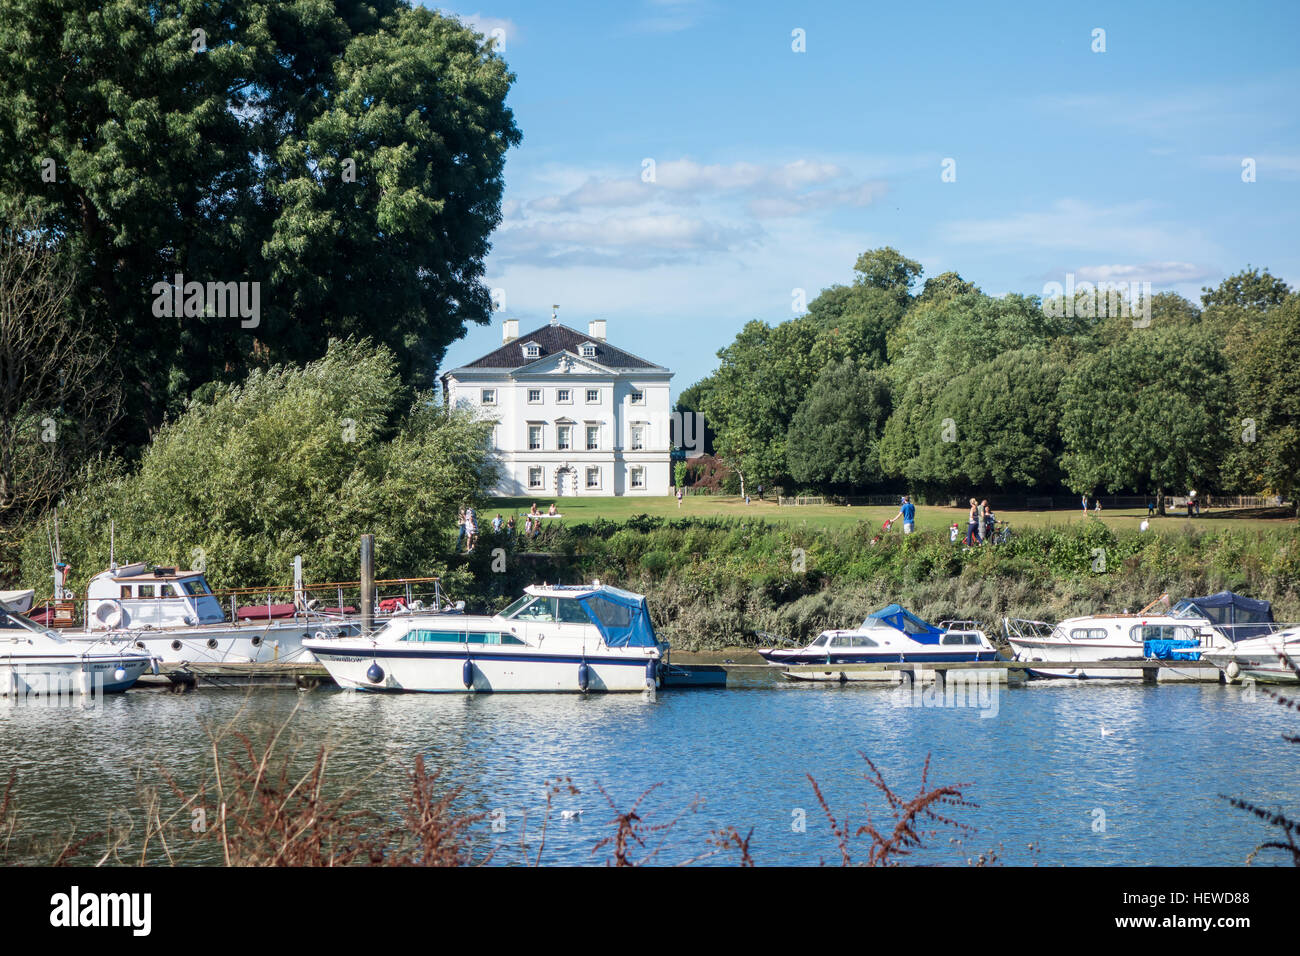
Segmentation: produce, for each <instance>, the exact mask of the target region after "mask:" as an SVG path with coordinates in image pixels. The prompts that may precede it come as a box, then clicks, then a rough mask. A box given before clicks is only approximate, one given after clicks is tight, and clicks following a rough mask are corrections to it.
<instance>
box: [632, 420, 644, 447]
mask: <svg viewBox="0 0 1300 956" xmlns="http://www.w3.org/2000/svg"><path fill="white" fill-rule="evenodd" d="M643 448H645V426H644V425H633V426H632V450H633V451H640V450H641V449H643Z"/></svg>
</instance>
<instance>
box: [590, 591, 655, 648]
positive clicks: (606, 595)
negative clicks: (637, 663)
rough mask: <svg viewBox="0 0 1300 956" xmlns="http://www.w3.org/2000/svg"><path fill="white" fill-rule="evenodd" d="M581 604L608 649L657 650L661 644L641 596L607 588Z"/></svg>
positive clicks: (594, 593) (592, 594)
mask: <svg viewBox="0 0 1300 956" xmlns="http://www.w3.org/2000/svg"><path fill="white" fill-rule="evenodd" d="M578 602H579V603H580V604H581V605H582V606H583V607H584V608H585V609H586V611H587V613H588V614H589V615H591V619H592V620H593V621H595V622H596V627H597V628H599V629H600V635H601V637H603V638H604V639H605V646H606V647H654V646H655V645H656V644H657V643H658V642H657V641H656V640H655V629H654V625H653V624H651V623H650V611H649V609H648V608H647V607H646V603H645V598H644V597H643V596H642V595H640V594H633V593H632V592H631V591H624V590H623V589H622V588H616V587H611V586H609V585H605V586H604V587H602V588H601V589H600V590H598V591H595V592H593V593H591V594H588V595H587V596H586V597H580V598H578Z"/></svg>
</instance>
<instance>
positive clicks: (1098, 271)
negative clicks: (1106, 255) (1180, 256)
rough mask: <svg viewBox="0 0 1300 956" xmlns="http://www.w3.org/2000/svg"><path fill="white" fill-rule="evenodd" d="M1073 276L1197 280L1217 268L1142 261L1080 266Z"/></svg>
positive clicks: (1102, 279)
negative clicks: (1125, 263)
mask: <svg viewBox="0 0 1300 956" xmlns="http://www.w3.org/2000/svg"><path fill="white" fill-rule="evenodd" d="M1074 274H1075V277H1076V278H1078V279H1084V280H1087V281H1088V282H1150V283H1152V284H1153V285H1165V284H1169V283H1173V282H1197V281H1200V280H1202V279H1208V278H1210V277H1211V276H1215V275H1218V270H1217V269H1214V268H1211V267H1208V266H1198V265H1196V264H1195V263H1191V262H1144V263H1140V264H1135V265H1119V264H1115V265H1099V266H1080V267H1079V268H1077V269H1075V270H1074Z"/></svg>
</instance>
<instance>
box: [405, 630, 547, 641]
mask: <svg viewBox="0 0 1300 956" xmlns="http://www.w3.org/2000/svg"><path fill="white" fill-rule="evenodd" d="M402 640H404V641H413V642H416V643H419V644H520V645H522V644H523V643H524V642H523V641H521V640H519V638H517V637H513V636H511V635H509V634H502V633H500V632H498V631H486V632H480V631H472V632H469V633H466V632H465V631H431V630H427V629H425V628H418V629H415V630H411V631H407V632H406V634H405V636H403V637H402Z"/></svg>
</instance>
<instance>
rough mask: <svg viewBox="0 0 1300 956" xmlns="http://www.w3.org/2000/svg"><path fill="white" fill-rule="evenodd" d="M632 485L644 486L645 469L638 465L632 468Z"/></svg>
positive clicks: (636, 486) (635, 486) (634, 486)
mask: <svg viewBox="0 0 1300 956" xmlns="http://www.w3.org/2000/svg"><path fill="white" fill-rule="evenodd" d="M632 487H633V488H644V487H645V469H644V468H642V467H641V466H640V465H637V466H636V467H635V468H633V469H632Z"/></svg>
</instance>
